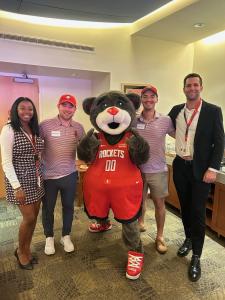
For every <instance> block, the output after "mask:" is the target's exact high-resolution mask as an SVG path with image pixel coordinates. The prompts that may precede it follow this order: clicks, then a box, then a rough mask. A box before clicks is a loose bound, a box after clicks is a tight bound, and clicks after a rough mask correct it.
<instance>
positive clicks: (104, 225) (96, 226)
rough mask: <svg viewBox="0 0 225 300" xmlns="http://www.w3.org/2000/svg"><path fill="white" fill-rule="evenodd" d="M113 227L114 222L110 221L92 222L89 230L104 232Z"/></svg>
mask: <svg viewBox="0 0 225 300" xmlns="http://www.w3.org/2000/svg"><path fill="white" fill-rule="evenodd" d="M110 229H112V224H111V223H110V222H108V223H102V224H100V223H92V224H90V226H89V228H88V230H89V231H90V232H103V231H107V230H110Z"/></svg>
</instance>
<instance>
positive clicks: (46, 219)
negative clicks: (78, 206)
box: [42, 172, 77, 237]
mask: <svg viewBox="0 0 225 300" xmlns="http://www.w3.org/2000/svg"><path fill="white" fill-rule="evenodd" d="M76 184H77V172H74V173H72V174H70V175H68V176H65V177H61V178H59V179H47V180H45V181H44V187H45V195H44V197H43V200H42V224H43V227H44V234H45V236H46V237H53V236H54V231H53V227H54V210H55V205H56V200H57V195H58V192H60V195H61V202H62V216H63V228H62V236H65V235H69V234H70V232H71V228H72V222H73V214H74V201H75V195H76Z"/></svg>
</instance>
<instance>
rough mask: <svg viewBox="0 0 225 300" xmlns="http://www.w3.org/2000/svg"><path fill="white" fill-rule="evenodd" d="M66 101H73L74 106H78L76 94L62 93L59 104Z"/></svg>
mask: <svg viewBox="0 0 225 300" xmlns="http://www.w3.org/2000/svg"><path fill="white" fill-rule="evenodd" d="M65 102H69V103H71V104H72V105H73V106H75V107H76V106H77V100H76V98H75V97H74V96H72V95H69V94H65V95H62V96H61V97H60V98H59V103H58V104H63V103H65Z"/></svg>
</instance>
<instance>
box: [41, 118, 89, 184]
mask: <svg viewBox="0 0 225 300" xmlns="http://www.w3.org/2000/svg"><path fill="white" fill-rule="evenodd" d="M40 134H41V137H42V138H43V140H44V145H45V146H44V151H43V154H42V165H43V177H44V179H55V178H60V177H64V176H67V175H69V174H71V173H73V172H75V171H76V167H75V159H76V150H77V144H78V142H79V140H80V139H81V137H82V136H83V135H84V128H83V126H82V125H81V124H80V123H78V122H75V121H73V120H72V121H71V123H70V126H69V127H65V126H63V125H62V123H61V121H60V119H59V118H58V116H57V117H55V118H53V119H48V120H45V121H43V122H41V124H40Z"/></svg>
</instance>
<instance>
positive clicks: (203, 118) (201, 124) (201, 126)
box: [194, 100, 207, 143]
mask: <svg viewBox="0 0 225 300" xmlns="http://www.w3.org/2000/svg"><path fill="white" fill-rule="evenodd" d="M206 108H207V103H206V102H205V101H204V100H202V107H201V111H200V114H199V118H198V124H197V127H196V132H195V138H194V143H195V142H196V140H198V136H199V135H200V134H201V131H202V130H205V126H206V124H207V123H206V122H207V109H206Z"/></svg>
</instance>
